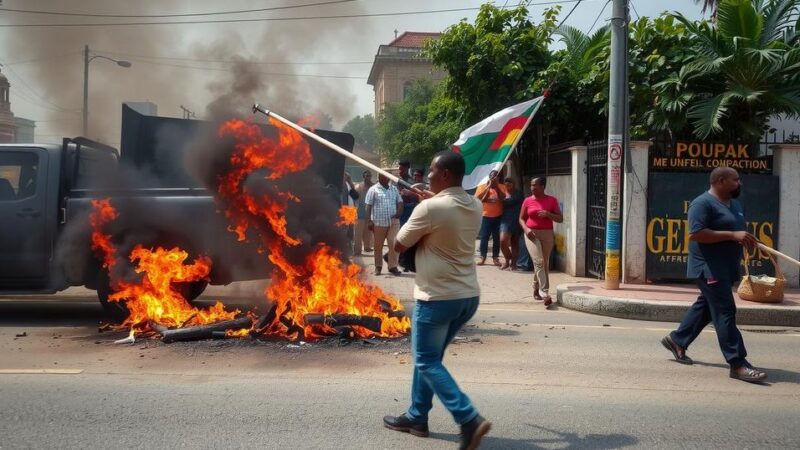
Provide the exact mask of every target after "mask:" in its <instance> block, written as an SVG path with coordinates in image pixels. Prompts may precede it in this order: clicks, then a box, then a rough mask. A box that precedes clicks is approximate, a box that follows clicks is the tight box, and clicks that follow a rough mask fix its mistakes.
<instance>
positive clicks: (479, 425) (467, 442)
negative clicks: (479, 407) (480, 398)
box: [458, 414, 492, 450]
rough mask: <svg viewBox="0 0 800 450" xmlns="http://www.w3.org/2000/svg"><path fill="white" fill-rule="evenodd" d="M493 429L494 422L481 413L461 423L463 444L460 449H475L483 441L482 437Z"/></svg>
mask: <svg viewBox="0 0 800 450" xmlns="http://www.w3.org/2000/svg"><path fill="white" fill-rule="evenodd" d="M491 429H492V423H491V422H489V421H487V420H486V419H484V418H483V417H481V416H480V414H479V415H477V416H475V418H474V419H472V420H470V421H469V422H467V423H465V424H464V425H461V445H459V446H458V448H459V450H475V449H476V448H478V445H480V443H481V439H483V437H484V436H486V433H488V432H489V430H491Z"/></svg>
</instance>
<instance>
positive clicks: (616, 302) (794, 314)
mask: <svg viewBox="0 0 800 450" xmlns="http://www.w3.org/2000/svg"><path fill="white" fill-rule="evenodd" d="M556 303H558V305H559V306H563V307H564V308H567V309H572V310H575V311H581V312H586V313H590V314H597V315H601V316H609V317H617V318H620V319H632V320H650V321H658V322H680V321H681V319H682V318H683V316H684V314H686V311H687V310H688V309H689V307H690V306H691V305H689V304H681V303H676V302H661V301H657V300H635V299H627V298H625V299H623V298H616V297H606V296H600V295H594V294H587V293H585V292H580V291H570V290H569V285H562V286H558V288H557V289H556ZM736 323H737V324H739V325H763V326H779V327H800V307H797V306H773V305H753V306H750V305H746V306H742V305H736Z"/></svg>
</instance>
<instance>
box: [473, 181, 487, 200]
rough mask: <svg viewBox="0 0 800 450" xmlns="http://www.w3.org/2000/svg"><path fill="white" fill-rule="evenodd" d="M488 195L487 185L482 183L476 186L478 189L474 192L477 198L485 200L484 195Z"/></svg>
mask: <svg viewBox="0 0 800 450" xmlns="http://www.w3.org/2000/svg"><path fill="white" fill-rule="evenodd" d="M488 195H489V185H488V184H487V185H483V186H480V187H479V188H478V191H477V192H475V196H476V197H478V200H480V201H484V200H486V196H488Z"/></svg>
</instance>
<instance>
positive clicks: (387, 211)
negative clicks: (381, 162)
mask: <svg viewBox="0 0 800 450" xmlns="http://www.w3.org/2000/svg"><path fill="white" fill-rule="evenodd" d="M364 203H365V204H366V205H367V218H368V221H367V227H368V228H369V229H370V230H372V231H373V235H374V237H375V238H374V244H375V246H374V247H373V248H374V249H375V253H374V256H375V275H380V274H381V267H382V266H383V242H384V241H387V245H388V246H389V273H391V274H392V275H400V271H399V270H398V269H397V252H396V251H395V250H394V239H395V236H397V230H398V229H400V216H401V215H402V214H403V199H402V197H400V192H398V191H397V188H396V187H394V186H393V185H390V184H389V178H387V177H385V176H384V175H380V174H379V175H378V183H376V184H374V185H373V186H372V187H371V188H369V191H367V197H366V198H365V199H364Z"/></svg>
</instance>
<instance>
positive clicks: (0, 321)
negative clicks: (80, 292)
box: [0, 300, 106, 327]
mask: <svg viewBox="0 0 800 450" xmlns="http://www.w3.org/2000/svg"><path fill="white" fill-rule="evenodd" d="M105 320H106V318H105V316H104V314H103V308H102V307H101V306H100V303H99V302H97V301H96V300H94V301H61V300H14V301H2V302H0V327H8V326H13V327H69V326H73V327H75V326H87V325H88V326H94V327H96V326H97V324H98V322H100V321H105Z"/></svg>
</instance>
